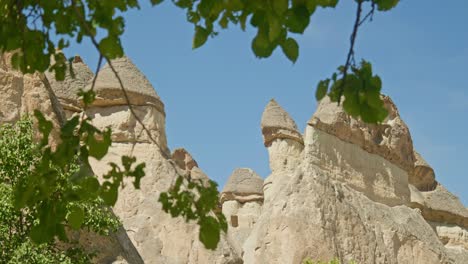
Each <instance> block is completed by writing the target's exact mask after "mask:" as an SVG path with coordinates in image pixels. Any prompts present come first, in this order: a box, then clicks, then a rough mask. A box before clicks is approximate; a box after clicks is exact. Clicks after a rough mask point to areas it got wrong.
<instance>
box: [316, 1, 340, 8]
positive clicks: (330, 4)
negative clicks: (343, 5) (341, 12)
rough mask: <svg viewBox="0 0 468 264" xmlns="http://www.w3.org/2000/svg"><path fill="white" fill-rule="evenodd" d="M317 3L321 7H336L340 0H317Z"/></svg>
mask: <svg viewBox="0 0 468 264" xmlns="http://www.w3.org/2000/svg"><path fill="white" fill-rule="evenodd" d="M315 1H316V2H317V5H319V6H321V7H335V6H336V5H337V4H338V0H315Z"/></svg>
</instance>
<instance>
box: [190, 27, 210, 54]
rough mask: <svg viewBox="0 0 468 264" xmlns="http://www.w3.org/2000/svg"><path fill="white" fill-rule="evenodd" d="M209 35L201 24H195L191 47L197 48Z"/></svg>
mask: <svg viewBox="0 0 468 264" xmlns="http://www.w3.org/2000/svg"><path fill="white" fill-rule="evenodd" d="M209 35H210V32H209V31H208V30H207V29H205V28H203V27H201V26H196V27H195V35H194V36H193V44H192V49H196V48H199V47H200V46H202V45H203V44H205V42H206V41H207V40H208V36H209Z"/></svg>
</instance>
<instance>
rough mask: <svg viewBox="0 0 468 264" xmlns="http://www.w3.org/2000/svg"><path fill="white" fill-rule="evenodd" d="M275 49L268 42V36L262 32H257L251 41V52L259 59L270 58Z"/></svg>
mask: <svg viewBox="0 0 468 264" xmlns="http://www.w3.org/2000/svg"><path fill="white" fill-rule="evenodd" d="M275 48H276V46H274V45H273V44H272V43H270V42H269V40H268V36H266V34H265V33H264V32H263V31H260V30H259V31H258V33H257V36H255V38H254V39H253V40H252V51H253V52H254V54H255V55H256V56H257V57H259V58H267V57H270V55H271V54H272V53H273V50H274V49H275Z"/></svg>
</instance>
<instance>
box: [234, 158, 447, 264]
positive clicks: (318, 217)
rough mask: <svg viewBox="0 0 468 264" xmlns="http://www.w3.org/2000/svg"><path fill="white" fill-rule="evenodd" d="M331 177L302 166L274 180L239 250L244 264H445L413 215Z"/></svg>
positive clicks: (439, 249)
mask: <svg viewBox="0 0 468 264" xmlns="http://www.w3.org/2000/svg"><path fill="white" fill-rule="evenodd" d="M332 174H333V172H329V171H325V170H323V169H322V168H320V167H318V166H316V165H314V164H308V163H307V162H306V163H304V164H302V165H301V167H300V169H299V170H298V171H297V172H296V173H293V174H292V175H289V177H284V178H280V179H281V180H282V181H281V182H280V183H279V184H280V185H281V186H282V188H280V189H279V191H278V192H277V193H276V194H275V197H274V198H273V199H272V200H271V201H266V203H265V204H264V206H263V208H262V214H261V215H260V217H259V219H258V221H257V224H256V225H255V226H254V228H253V230H252V233H251V235H250V236H249V238H248V239H247V240H246V242H245V243H244V245H243V250H244V257H243V259H244V263H246V264H250V263H272V264H273V263H278V264H280V263H281V264H285V263H291V264H292V263H301V262H302V261H303V260H304V259H306V258H311V259H315V260H322V261H328V260H330V259H333V258H334V257H338V258H339V259H340V260H341V261H346V262H345V263H347V261H350V260H354V261H356V262H357V263H363V264H367V263H368V264H373V263H394V264H396V263H400V264H401V263H408V264H410V263H420V264H426V263H434V264H436V263H450V262H449V260H448V257H447V255H446V253H445V251H444V247H443V245H442V243H441V242H440V241H439V239H438V237H437V236H436V234H435V233H434V231H433V230H432V228H431V227H430V226H429V225H428V224H427V223H426V222H425V220H424V219H423V218H422V217H421V215H420V214H419V213H417V212H416V211H414V210H412V209H410V208H408V207H406V206H396V207H389V206H386V205H384V204H381V203H376V202H373V201H372V200H370V199H368V198H367V197H366V196H365V195H363V194H362V193H360V192H358V191H355V190H354V189H352V188H349V187H348V186H347V185H346V184H344V183H340V182H336V181H333V180H331V179H332Z"/></svg>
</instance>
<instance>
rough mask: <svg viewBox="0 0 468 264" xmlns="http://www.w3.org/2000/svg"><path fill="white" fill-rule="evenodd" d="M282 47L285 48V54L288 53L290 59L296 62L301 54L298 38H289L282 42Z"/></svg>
mask: <svg viewBox="0 0 468 264" xmlns="http://www.w3.org/2000/svg"><path fill="white" fill-rule="evenodd" d="M281 48H282V49H283V52H284V55H286V57H288V59H289V60H290V61H292V62H293V63H295V62H296V60H297V57H298V56H299V45H298V44H297V42H296V40H294V39H293V38H287V39H286V41H284V42H283V43H281Z"/></svg>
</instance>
